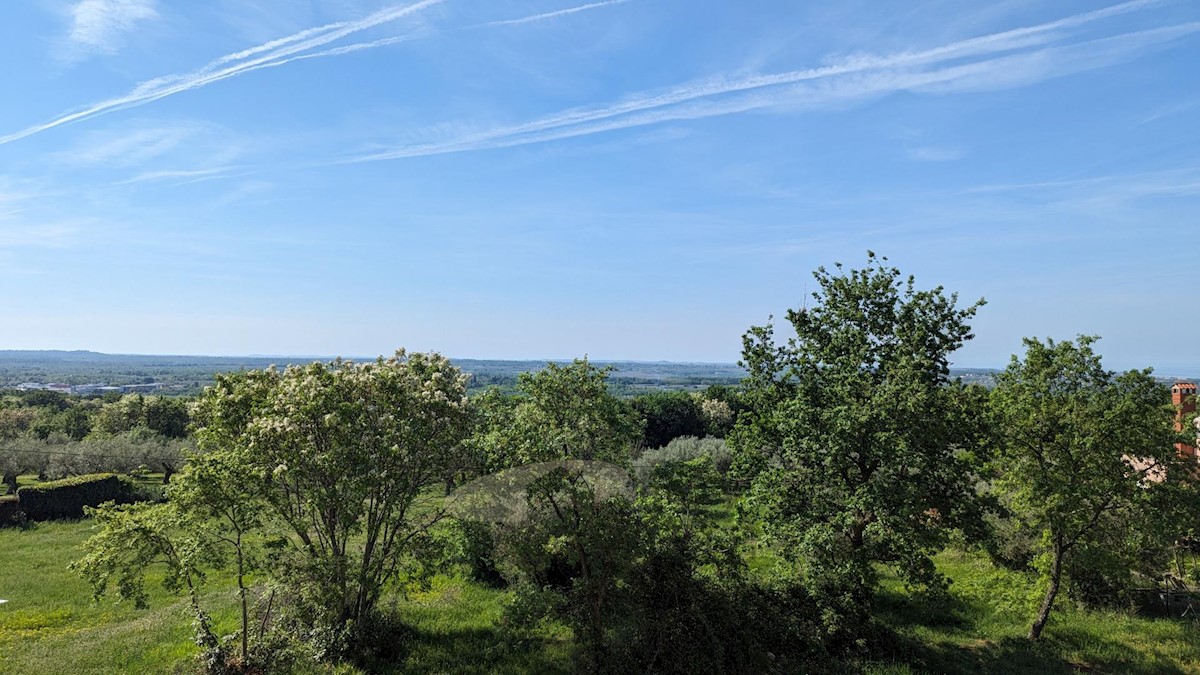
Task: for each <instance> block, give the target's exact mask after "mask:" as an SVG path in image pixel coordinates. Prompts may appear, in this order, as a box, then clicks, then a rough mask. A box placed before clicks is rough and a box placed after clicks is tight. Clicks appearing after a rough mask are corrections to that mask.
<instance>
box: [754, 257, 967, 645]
mask: <svg viewBox="0 0 1200 675" xmlns="http://www.w3.org/2000/svg"><path fill="white" fill-rule="evenodd" d="M814 277H815V278H816V281H817V284H818V286H819V290H818V291H816V292H814V293H813V294H812V302H811V303H809V305H808V306H806V307H804V308H801V309H796V310H789V311H788V314H787V318H788V321H789V323H790V324H791V325H792V328H793V329H794V330H795V333H796V338H795V339H794V340H791V341H789V342H787V343H786V344H783V345H779V344H776V342H775V341H774V338H773V329H772V327H771V326H770V325H768V326H765V327H756V328H752V329H751V330H750V331H749V332H748V333H747V334H746V336H745V337H744V339H743V343H744V350H743V360H742V363H743V365H744V366H745V367H746V369H747V371H748V373H749V375H748V377H747V379H746V381H745V383H744V390H745V391H746V399H747V402H748V403H749V404H750V406H751V411H750V412H748V413H747V414H744V415H742V416H741V417H740V418H739V421H738V425H737V429H736V430H735V432H734V434H733V437H732V440H733V444H734V446H735V448H736V450H737V452H738V454H739V458H738V462H739V465H740V469H741V471H742V472H744V473H745V474H746V475H749V476H750V477H752V478H753V486H752V504H753V505H754V506H756V507H757V508H759V509H761V512H762V514H763V516H764V518H765V521H766V524H767V526H768V528H769V529H768V531H769V533H770V534H771V535H772V536H773V537H774V538H775V539H776V540H778V541H779V542H780V543H781V544H782V545H783V546H784V550H785V551H787V553H788V555H789V557H791V558H792V559H793V560H795V561H797V562H799V563H801V564H802V567H803V569H804V573H805V577H806V579H807V580H808V584H809V587H810V590H811V592H812V593H813V594H814V596H816V597H817V598H818V599H819V600H820V601H821V602H824V603H826V607H827V612H826V614H827V616H826V620H827V623H828V626H829V629H830V631H831V632H833V633H837V632H840V631H844V630H852V629H854V628H855V627H856V626H860V625H861V624H862V620H863V619H864V618H865V614H866V608H867V607H868V605H869V602H870V598H871V591H872V589H873V588H874V586H875V583H876V569H875V567H874V565H873V564H874V563H876V562H887V563H894V564H896V565H897V567H898V569H899V570H901V571H902V573H904V574H905V575H906V577H907V578H908V579H909V580H910V582H912V583H914V584H921V585H926V586H931V587H935V588H936V587H940V586H941V585H942V580H941V578H940V576H939V575H938V574H937V572H936V570H935V569H934V567H933V565H932V563H931V562H930V555H931V554H932V553H933V552H935V551H937V550H938V549H939V548H940V547H941V546H942V545H944V543H945V542H946V537H947V534H948V532H949V531H950V530H951V529H952V528H955V527H960V526H963V525H964V524H967V523H968V522H969V521H971V520H972V519H973V518H974V517H975V516H977V515H978V510H977V502H976V500H975V489H974V482H975V477H974V475H973V472H972V470H971V466H970V463H969V462H968V461H967V460H968V456H966V455H964V454H963V450H964V449H965V448H967V447H968V446H970V445H971V444H973V443H974V442H975V433H974V426H973V422H972V420H971V419H970V417H969V416H968V415H967V414H966V413H968V412H969V411H967V410H964V408H963V406H961V405H960V404H959V402H958V400H957V396H958V395H959V392H958V390H956V389H955V388H952V387H949V386H947V385H948V384H949V355H950V354H951V353H952V352H953V351H954V350H956V349H957V348H958V347H960V346H961V345H962V343H963V342H964V341H966V340H968V339H970V338H971V337H972V336H971V333H970V327H969V326H968V324H967V321H968V320H969V319H970V318H971V317H972V316H973V315H974V313H975V310H976V309H977V308H978V307H979V305H980V304H982V301H980V302H979V303H976V304H974V305H972V306H970V307H967V308H966V309H960V308H958V306H957V296H956V295H953V294H951V295H946V294H945V293H944V291H943V289H942V288H941V287H937V288H934V289H932V290H917V288H916V287H915V283H914V280H913V278H912V277H909V278H908V279H907V280H902V279H901V276H900V271H899V270H897V269H896V268H894V267H888V266H887V265H886V259H880V258H877V257H875V256H874V254H870V253H869V254H868V260H867V267H866V268H865V269H862V270H848V271H845V272H843V271H842V267H841V265H840V264H839V265H838V266H837V269H836V272H829V271H826V270H825V269H824V268H819V269H818V270H817V271H816V272H815V273H814Z"/></svg>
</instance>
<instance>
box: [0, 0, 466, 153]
mask: <svg viewBox="0 0 1200 675" xmlns="http://www.w3.org/2000/svg"><path fill="white" fill-rule="evenodd" d="M442 2H445V0H421V2H417V3H414V4H411V5H404V6H396V7H389V8H386V9H382V10H380V11H378V12H375V13H374V14H371V15H369V16H367V17H364V18H362V19H359V20H357V21H344V22H338V23H332V24H328V25H325V26H320V27H316V28H309V29H305V30H302V31H300V32H298V33H295V34H293V35H289V36H287V37H284V38H279V39H277V40H272V41H270V42H266V43H264V44H261V45H258V46H256V47H251V48H250V49H246V50H242V51H240V52H235V53H233V54H227V55H225V56H222V57H220V58H218V59H215V60H214V61H211V62H209V63H208V64H206V65H204V66H203V67H201V68H200V69H198V70H195V71H192V72H191V73H186V74H182V75H168V76H166V77H160V78H156V79H153V80H149V81H147V82H143V83H142V84H139V85H138V86H136V87H134V88H133V89H132V90H131V91H130V92H129V93H127V94H125V95H123V96H118V97H116V98H110V99H108V100H105V101H101V102H99V103H95V104H93V105H90V106H88V107H86V108H83V109H82V110H77V111H75V112H72V113H67V114H64V115H61V116H59V117H56V118H54V119H52V120H50V121H48V122H43V123H42V124H37V125H34V126H32V127H29V128H26V129H22V130H21V131H18V132H16V133H12V134H8V135H7V136H0V145H3V144H5V143H11V142H13V141H16V140H20V139H22V138H26V137H29V136H32V135H34V134H37V133H41V132H43V131H46V130H47V129H53V128H55V127H58V126H62V125H64V124H71V123H73V122H79V121H82V120H86V119H89V118H92V117H96V116H98V115H103V114H106V113H109V112H112V111H115V110H123V109H126V108H132V107H136V106H140V105H144V104H146V103H149V102H151V101H157V100H158V99H161V98H165V97H167V96H171V95H172V94H178V93H180V92H184V91H189V90H191V89H197V88H199V87H203V86H205V85H208V84H212V83H213V82H218V81H220V80H223V79H225V78H227V77H233V76H235V75H240V74H242V73H244V72H247V71H250V70H255V69H257V68H260V67H263V66H264V64H269V63H270V62H272V61H275V60H279V59H282V58H286V57H288V56H291V55H293V54H297V53H300V52H304V51H307V50H309V49H313V48H314V47H320V46H322V45H326V44H329V43H330V42H333V41H335V40H340V39H341V38H343V37H346V36H347V35H351V34H353V33H357V32H359V31H363V30H367V29H369V28H374V27H375V26H379V25H381V24H385V23H388V22H391V21H395V20H397V19H401V18H403V17H405V16H408V15H410V14H414V13H416V12H419V11H421V10H423V9H426V8H428V7H431V6H433V5H437V4H440V3H442ZM251 57H253V58H251ZM226 64H232V65H226Z"/></svg>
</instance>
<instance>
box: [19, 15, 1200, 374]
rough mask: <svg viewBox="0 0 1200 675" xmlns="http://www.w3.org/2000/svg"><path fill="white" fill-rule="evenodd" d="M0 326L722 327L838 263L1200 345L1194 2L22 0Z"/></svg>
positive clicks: (639, 345)
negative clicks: (868, 255)
mask: <svg viewBox="0 0 1200 675" xmlns="http://www.w3.org/2000/svg"><path fill="white" fill-rule="evenodd" d="M0 16H2V23H0V25H2V26H3V28H0V30H2V31H3V36H4V39H3V40H0V57H2V58H3V61H4V63H6V64H10V65H9V66H7V67H5V68H4V69H2V70H0V283H2V286H3V288H4V292H3V293H2V294H0V312H2V314H3V317H4V318H3V320H0V348H14V349H16V348H32V349H48V348H55V349H94V350H98V351H108V352H124V353H191V354H250V353H257V354H264V353H265V354H320V355H333V354H348V355H373V354H378V353H387V352H390V351H391V350H393V349H394V348H395V347H397V346H406V347H408V348H410V349H421V350H428V349H434V350H438V351H442V352H444V353H447V354H449V355H451V356H459V357H480V358H486V357H490V358H564V357H566V358H569V357H573V356H579V355H583V354H585V353H586V354H589V355H590V356H591V357H592V358H599V359H644V360H658V359H663V360H674V361H734V360H736V359H737V357H738V354H739V350H740V335H741V334H742V332H744V331H745V330H746V328H748V327H749V326H750V325H752V324H760V323H763V322H764V321H765V320H766V319H767V317H768V316H769V315H771V314H774V315H776V316H781V315H782V314H783V313H784V311H785V310H786V309H787V308H789V307H795V306H797V305H798V304H799V303H800V302H801V301H802V297H803V296H804V294H805V290H806V288H807V289H808V290H809V291H811V290H812V282H811V276H810V274H811V271H812V270H813V269H814V268H815V267H817V266H818V265H830V264H831V263H833V262H835V261H843V262H845V263H847V264H850V265H852V266H854V265H860V264H862V263H863V261H864V260H865V252H866V250H867V249H871V250H874V251H876V252H878V253H880V254H883V255H886V256H888V257H889V258H890V259H891V261H892V262H893V263H895V264H896V265H897V266H899V267H900V268H901V269H902V270H903V271H904V272H906V273H913V274H915V275H916V276H917V280H918V284H920V285H924V286H933V285H939V284H940V285H944V286H945V287H946V288H948V289H950V290H954V291H957V292H958V293H959V294H960V296H961V297H962V298H963V299H964V301H968V302H969V301H972V300H974V299H975V298H978V297H980V296H982V297H985V298H986V299H987V300H988V305H987V306H986V307H985V308H983V309H982V310H981V311H980V313H979V315H978V318H977V320H976V322H975V328H976V335H977V337H976V339H975V340H974V341H973V342H971V343H970V344H969V345H968V346H967V347H965V348H964V349H963V350H962V351H961V352H960V353H959V354H958V355H957V357H956V361H957V363H958V364H960V365H963V366H983V367H987V366H1003V365H1004V364H1005V363H1006V362H1007V360H1008V357H1009V355H1010V354H1012V353H1014V352H1016V351H1019V350H1020V349H1021V343H1020V340H1021V337H1022V336H1025V335H1034V336H1039V337H1047V336H1050V337H1056V338H1071V337H1073V336H1075V335H1076V334H1081V333H1087V334H1099V335H1101V336H1103V337H1104V340H1103V341H1102V342H1101V343H1100V344H1099V347H1100V349H1101V351H1102V352H1103V353H1104V354H1105V356H1106V363H1107V364H1108V365H1109V366H1110V367H1117V368H1126V367H1142V366H1147V365H1154V366H1156V367H1157V368H1158V369H1159V371H1160V372H1165V373H1173V372H1181V373H1200V340H1197V338H1196V336H1197V335H1198V334H1200V313H1197V312H1196V310H1195V307H1196V290H1197V288H1198V284H1197V268H1196V262H1197V253H1198V252H1200V217H1198V214H1200V208H1198V207H1200V68H1198V67H1197V66H1198V64H1200V3H1196V2H1191V1H1190V0H1178V1H1174V2H1171V1H1160V2H1156V1H1134V2H1124V3H1108V2H1091V1H1089V2H1080V1H1073V0H1058V1H1056V2H1044V1H1033V0H1006V1H998V2H987V3H985V2H978V1H976V0H960V1H930V2H916V1H914V2H908V1H905V2H900V1H892V2H880V1H878V0H876V1H870V2H868V1H864V2H853V1H847V2H837V3H824V2H823V3H817V2H784V1H780V2H775V1H773V0H756V1H755V2H745V3H743V2H736V3H735V2H710V1H708V0H624V1H620V0H614V1H607V2H605V1H593V2H586V1H584V0H492V1H489V2H486V3H484V2H462V1H459V0H426V1H424V2H401V3H398V4H397V3H392V2H379V1H366V0H362V1H360V0H311V1H309V2H303V3H298V2H293V1H291V0H278V1H273V0H212V1H209V2H203V3H197V2H182V1H181V0H177V1H174V2H168V1H166V0H84V1H82V2H75V1H66V0H37V1H35V2H20V3H15V2H12V3H5V4H4V7H3V9H0Z"/></svg>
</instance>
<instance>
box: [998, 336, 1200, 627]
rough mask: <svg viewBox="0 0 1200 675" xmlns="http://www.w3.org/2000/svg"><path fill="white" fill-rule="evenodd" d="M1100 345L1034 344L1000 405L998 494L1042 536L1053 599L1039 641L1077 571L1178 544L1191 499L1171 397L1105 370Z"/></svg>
mask: <svg viewBox="0 0 1200 675" xmlns="http://www.w3.org/2000/svg"><path fill="white" fill-rule="evenodd" d="M1095 341H1096V338H1094V337H1087V336H1084V337H1080V338H1079V339H1078V340H1077V341H1075V342H1071V341H1063V342H1055V341H1054V340H1047V341H1046V342H1042V341H1040V340H1037V339H1032V338H1026V339H1025V356H1024V358H1018V357H1017V356H1014V357H1013V359H1012V362H1011V363H1010V364H1009V366H1008V368H1007V369H1006V370H1005V371H1004V372H1003V373H1001V374H1000V375H999V377H998V378H997V385H996V388H995V390H994V391H993V392H992V395H991V411H992V414H993V416H994V419H995V423H996V429H997V431H998V434H999V439H1000V441H1001V443H1000V446H999V447H998V448H997V450H996V455H995V466H996V469H997V472H998V479H997V481H996V485H997V488H998V490H999V491H1000V493H1001V494H1002V495H1003V497H1004V501H1005V502H1006V504H1008V506H1009V507H1010V508H1011V509H1012V510H1013V511H1014V513H1015V515H1016V517H1017V518H1018V519H1020V520H1022V521H1024V522H1025V523H1026V524H1027V525H1028V526H1030V527H1033V528H1035V531H1037V532H1040V533H1041V545H1040V546H1041V553H1042V554H1043V559H1044V560H1045V565H1044V573H1045V583H1046V591H1045V595H1044V598H1043V600H1042V604H1041V608H1040V609H1039V610H1038V613H1037V616H1036V618H1035V619H1034V622H1033V624H1032V625H1031V626H1030V628H1029V638H1030V639H1033V640H1036V639H1037V638H1038V637H1039V636H1040V635H1041V634H1042V630H1043V629H1044V628H1045V627H1046V623H1047V621H1048V620H1049V618H1050V613H1051V610H1052V609H1053V608H1054V602H1055V599H1056V597H1057V596H1058V593H1059V588H1060V585H1061V583H1062V580H1063V576H1064V571H1066V570H1068V569H1069V568H1070V567H1071V565H1072V563H1073V562H1081V561H1084V560H1087V561H1091V562H1093V563H1096V562H1099V561H1101V559H1103V562H1104V563H1106V564H1110V565H1111V564H1114V563H1120V562H1121V557H1120V556H1118V555H1116V554H1118V553H1120V551H1121V550H1122V549H1125V548H1126V544H1127V543H1128V542H1129V541H1130V538H1131V537H1137V538H1141V539H1142V540H1143V542H1144V541H1145V537H1144V535H1146V534H1147V533H1155V532H1157V533H1160V534H1161V535H1162V536H1161V537H1160V540H1161V539H1163V538H1165V539H1167V540H1169V539H1171V538H1172V536H1171V533H1172V529H1171V521H1172V520H1173V518H1172V514H1173V513H1175V511H1176V509H1177V507H1179V506H1180V505H1181V504H1185V503H1186V501H1184V502H1181V501H1180V499H1181V498H1186V497H1187V495H1188V493H1189V492H1191V491H1192V490H1191V487H1192V486H1189V485H1188V481H1187V480H1186V478H1187V476H1188V471H1187V470H1185V469H1184V468H1183V467H1182V466H1181V465H1180V458H1179V456H1178V454H1177V453H1176V450H1175V448H1174V446H1173V443H1174V442H1175V441H1176V440H1177V434H1176V432H1175V431H1174V427H1173V425H1174V415H1175V411H1174V410H1173V409H1172V407H1171V406H1170V399H1169V397H1168V395H1167V391H1166V389H1165V388H1164V387H1163V386H1162V385H1161V384H1159V383H1158V382H1156V381H1155V380H1154V378H1153V377H1152V376H1151V375H1150V371H1149V370H1131V371H1128V372H1125V373H1121V374H1119V375H1118V374H1116V373H1114V372H1112V371H1108V370H1105V369H1104V367H1103V365H1102V364H1101V360H1100V356H1099V355H1098V354H1096V353H1095V352H1094V351H1093V350H1092V344H1093V343H1094V342H1095ZM1176 531H1177V530H1176ZM1160 543H1162V542H1161V541H1160ZM1124 560H1125V562H1124V564H1125V570H1126V575H1128V571H1129V565H1130V564H1131V563H1132V562H1133V561H1131V560H1130V559H1128V558H1124ZM1077 569H1078V571H1079V572H1080V573H1081V574H1082V573H1086V572H1088V571H1094V570H1086V569H1084V568H1083V567H1077Z"/></svg>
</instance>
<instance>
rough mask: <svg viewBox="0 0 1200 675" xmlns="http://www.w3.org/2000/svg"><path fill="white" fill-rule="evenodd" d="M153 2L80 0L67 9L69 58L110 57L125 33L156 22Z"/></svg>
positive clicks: (144, 0)
mask: <svg viewBox="0 0 1200 675" xmlns="http://www.w3.org/2000/svg"><path fill="white" fill-rule="evenodd" d="M154 4H155V3H154V0H83V1H82V2H79V3H76V4H75V5H74V6H73V7H72V8H71V30H70V33H69V34H68V36H67V38H68V40H69V41H70V44H71V50H70V55H69V56H70V58H80V57H82V56H83V55H86V54H88V53H95V52H100V53H109V54H111V53H113V52H115V51H117V49H118V48H120V46H121V43H122V41H123V40H124V35H125V33H128V32H130V31H132V30H134V29H135V28H136V27H137V25H138V24H140V23H142V22H144V21H149V20H151V19H156V18H158V11H157V10H156V9H155V8H154Z"/></svg>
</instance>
